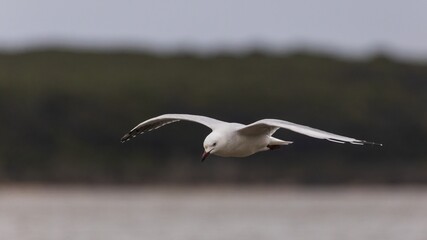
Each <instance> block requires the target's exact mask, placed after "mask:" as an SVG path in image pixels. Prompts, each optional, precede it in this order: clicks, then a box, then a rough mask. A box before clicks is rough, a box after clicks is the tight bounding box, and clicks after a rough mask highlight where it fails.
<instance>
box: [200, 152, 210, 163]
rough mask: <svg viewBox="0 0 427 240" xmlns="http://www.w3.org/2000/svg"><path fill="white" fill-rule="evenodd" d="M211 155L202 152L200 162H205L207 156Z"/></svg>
mask: <svg viewBox="0 0 427 240" xmlns="http://www.w3.org/2000/svg"><path fill="white" fill-rule="evenodd" d="M210 153H211V151H209V152H205V151H203V154H202V162H203V161H205V159H206V158H207V157H208V156H209V154H210Z"/></svg>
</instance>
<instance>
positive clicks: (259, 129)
mask: <svg viewBox="0 0 427 240" xmlns="http://www.w3.org/2000/svg"><path fill="white" fill-rule="evenodd" d="M278 128H284V129H288V130H291V131H293V132H297V133H300V134H303V135H306V136H310V137H313V138H319V139H325V140H328V141H331V142H336V143H351V144H357V145H364V144H371V145H380V146H382V144H379V143H374V142H368V141H365V140H358V139H355V138H351V137H346V136H342V135H338V134H335V133H330V132H326V131H323V130H319V129H315V128H312V127H308V126H304V125H300V124H296V123H292V122H288V121H284V120H279V119H262V120H259V121H257V122H254V123H252V124H250V125H248V126H245V127H242V128H241V129H239V130H238V131H239V132H240V133H241V134H246V135H253V134H261V133H264V134H271V130H272V129H273V130H274V129H278Z"/></svg>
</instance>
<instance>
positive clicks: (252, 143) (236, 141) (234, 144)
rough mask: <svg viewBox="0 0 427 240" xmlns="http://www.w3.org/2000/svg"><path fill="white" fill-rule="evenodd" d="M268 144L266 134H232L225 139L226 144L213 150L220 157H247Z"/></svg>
mask: <svg viewBox="0 0 427 240" xmlns="http://www.w3.org/2000/svg"><path fill="white" fill-rule="evenodd" d="M267 144H268V137H267V136H244V135H237V134H236V135H234V136H233V137H231V138H230V139H229V141H227V144H226V146H224V147H223V148H221V149H220V150H219V151H217V152H215V154H216V155H218V156H221V157H247V156H250V155H252V154H254V153H256V152H259V151H262V150H264V149H265V148H266V146H267Z"/></svg>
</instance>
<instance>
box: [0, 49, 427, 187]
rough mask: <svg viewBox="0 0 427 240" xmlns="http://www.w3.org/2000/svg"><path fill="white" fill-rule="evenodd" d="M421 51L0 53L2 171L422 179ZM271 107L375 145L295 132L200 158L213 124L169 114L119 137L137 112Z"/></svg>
mask: <svg viewBox="0 0 427 240" xmlns="http://www.w3.org/2000/svg"><path fill="white" fill-rule="evenodd" d="M426 103H427V64H424V63H418V64H416V63H405V62H399V61H396V60H393V59H389V58H387V57H384V56H376V57H372V58H370V59H366V60H343V59H338V58H334V57H330V56H325V55H312V54H304V53H295V54H288V55H283V56H268V55H263V54H248V55H245V56H238V57H236V56H229V55H217V56H214V57H204V58H202V57H196V56H191V55H184V54H183V55H174V56H157V55H150V54H136V53H135V54H133V53H89V52H77V51H74V52H73V51H54V50H49V51H33V52H28V53H21V54H0V124H1V136H2V137H1V138H0V182H3V183H10V182H33V181H35V182H56V183H290V184H341V183H350V184H364V183H385V184H398V183H427V104H426ZM163 113H191V114H202V115H207V116H211V117H215V118H219V119H222V120H225V121H238V122H243V123H250V122H253V121H256V120H258V119H260V118H267V117H268V118H280V119H286V120H288V121H293V122H297V123H300V124H305V125H309V126H313V127H316V128H320V129H323V130H326V131H331V132H334V133H338V134H342V135H346V136H351V137H355V138H359V139H365V140H370V141H376V142H381V143H383V144H384V147H372V146H354V145H341V144H334V143H330V142H327V141H322V140H317V139H312V138H309V137H305V136H302V135H298V134H294V133H292V132H289V131H285V130H280V131H278V132H277V133H276V135H277V136H278V137H279V138H282V139H285V140H293V141H294V142H295V143H294V144H292V145H290V146H288V147H285V148H284V149H280V150H276V151H270V152H264V153H260V154H257V155H254V156H252V157H249V158H242V159H239V158H229V159H227V158H219V157H210V158H209V159H208V160H207V161H206V162H205V163H203V164H202V163H200V154H201V152H202V141H203V139H204V137H205V136H206V135H207V134H208V133H209V129H207V128H205V127H203V126H201V125H200V126H199V125H197V124H192V123H186V122H181V123H176V124H172V125H169V126H167V127H164V128H161V129H159V130H157V131H156V132H150V133H147V134H146V135H144V136H139V137H138V138H135V139H134V140H133V141H130V142H127V143H126V144H121V143H120V142H119V140H120V138H121V136H122V135H123V134H124V133H126V132H127V131H128V130H129V129H131V128H132V127H134V126H135V125H136V124H137V123H139V122H141V121H142V120H144V119H147V118H149V117H153V116H156V115H160V114H163Z"/></svg>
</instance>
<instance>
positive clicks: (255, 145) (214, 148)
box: [121, 114, 381, 160]
mask: <svg viewBox="0 0 427 240" xmlns="http://www.w3.org/2000/svg"><path fill="white" fill-rule="evenodd" d="M181 120H186V121H192V122H197V123H200V124H203V125H205V126H207V127H209V128H211V129H212V132H211V133H210V134H209V135H208V136H207V137H206V138H205V141H204V142H203V147H204V149H205V152H204V154H203V157H202V160H204V159H205V158H206V157H207V156H208V155H209V154H215V155H218V156H221V157H246V156H250V155H252V154H254V153H257V152H260V151H265V150H269V149H275V148H278V147H279V146H281V145H288V144H291V143H292V142H289V141H283V140H280V139H277V138H274V137H272V135H273V134H274V133H275V132H276V131H277V130H278V129H279V128H285V129H288V130H291V131H294V132H298V133H301V134H304V135H307V136H310V137H314V138H319V139H326V140H328V141H331V142H336V143H346V142H347V143H351V144H357V145H364V144H376V143H373V142H367V141H364V140H357V139H355V138H350V137H345V136H341V135H337V134H334V133H329V132H325V131H322V130H319V129H315V128H311V127H307V126H303V125H299V124H295V123H291V122H287V121H284V120H278V119H263V120H260V121H257V122H254V123H252V124H249V125H244V124H240V123H228V122H223V121H220V120H216V119H213V118H209V117H205V116H198V115H189V114H165V115H161V116H158V117H155V118H151V119H148V120H146V121H144V122H142V123H140V124H138V125H137V126H136V127H135V128H133V129H132V130H131V131H130V132H129V133H127V134H126V135H125V136H123V138H122V140H121V141H122V142H125V141H127V140H129V139H131V138H132V137H135V136H136V135H138V134H142V133H144V132H147V131H151V130H154V129H157V128H159V127H162V126H164V125H166V124H169V123H173V122H177V121H181ZM376 145H381V144H376Z"/></svg>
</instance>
